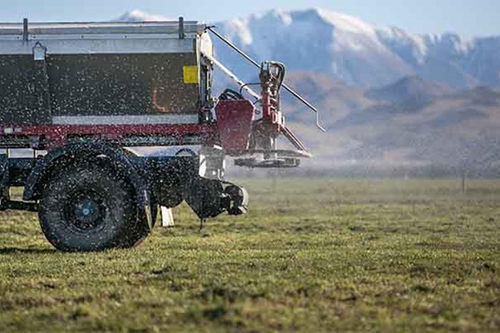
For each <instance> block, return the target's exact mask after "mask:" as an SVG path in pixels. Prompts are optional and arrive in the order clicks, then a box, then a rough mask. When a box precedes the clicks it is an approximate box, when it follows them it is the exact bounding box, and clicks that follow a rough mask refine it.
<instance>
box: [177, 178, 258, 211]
mask: <svg viewBox="0 0 500 333" xmlns="http://www.w3.org/2000/svg"><path fill="white" fill-rule="evenodd" d="M184 198H185V200H186V202H187V203H188V205H189V206H190V207H191V209H193V211H194V212H195V213H196V215H198V217H199V218H200V219H202V220H203V219H207V218H213V217H216V216H218V215H220V214H222V213H224V212H228V213H229V215H241V214H244V213H246V212H247V206H248V192H247V191H246V190H245V189H244V188H242V187H239V186H236V185H234V184H231V183H228V182H221V181H217V180H210V179H205V178H201V177H199V178H198V179H195V180H193V181H192V182H189V185H188V186H187V187H186V189H185V196H184Z"/></svg>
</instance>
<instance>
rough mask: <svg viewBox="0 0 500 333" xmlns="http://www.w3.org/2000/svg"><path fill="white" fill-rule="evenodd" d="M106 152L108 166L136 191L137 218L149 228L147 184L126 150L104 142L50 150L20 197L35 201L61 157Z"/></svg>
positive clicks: (39, 162) (89, 155)
mask: <svg viewBox="0 0 500 333" xmlns="http://www.w3.org/2000/svg"><path fill="white" fill-rule="evenodd" d="M100 155H105V156H107V157H109V160H110V161H111V167H112V168H114V169H115V170H119V171H120V172H123V174H124V175H126V177H127V178H128V180H129V181H130V183H131V184H132V186H133V188H134V190H135V193H136V204H137V211H138V214H139V215H138V218H139V219H140V220H142V221H144V222H145V223H147V227H148V228H149V230H151V229H152V226H153V222H152V216H151V209H150V201H149V194H148V190H147V187H146V185H145V183H144V181H143V179H142V177H141V176H139V174H138V173H137V170H136V169H135V168H134V166H133V164H132V162H131V161H130V159H129V157H128V156H127V153H126V152H125V151H123V150H122V149H120V148H118V147H115V146H112V145H110V144H104V143H76V144H69V145H66V146H64V147H60V148H57V149H54V150H52V151H50V152H49V153H48V154H47V155H45V156H44V157H43V158H41V159H40V160H39V161H38V162H37V164H36V166H35V167H34V168H33V170H32V171H31V173H30V175H29V177H28V179H27V181H26V185H25V187H24V195H23V199H24V200H26V201H30V200H38V199H40V196H41V190H42V187H43V185H44V182H45V181H48V179H47V178H48V177H49V175H50V170H51V169H52V168H53V167H54V165H57V163H58V162H60V161H62V160H67V159H69V160H72V159H73V160H74V159H79V158H88V157H95V156H100Z"/></svg>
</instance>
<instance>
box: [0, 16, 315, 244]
mask: <svg viewBox="0 0 500 333" xmlns="http://www.w3.org/2000/svg"><path fill="white" fill-rule="evenodd" d="M208 30H211V31H212V32H213V33H214V34H215V35H216V36H217V37H219V38H221V39H222V40H223V41H225V42H227V43H228V44H229V45H230V46H231V47H233V48H234V49H235V50H236V51H238V52H240V53H241V51H240V50H238V49H237V48H236V47H234V45H231V44H230V42H228V41H227V40H225V39H224V37H223V36H220V35H219V34H218V33H217V32H216V31H213V29H212V28H210V27H206V26H205V25H203V24H199V23H197V22H184V20H183V19H180V20H179V22H148V23H146V22H142V23H44V24H41V23H40V24H28V21H27V20H25V21H24V24H0V148H2V149H5V150H6V152H7V153H6V154H2V155H0V210H7V209H17V210H27V211H37V212H38V214H39V218H40V223H41V226H42V230H43V232H44V234H45V236H46V237H47V239H48V240H49V241H50V243H51V244H52V245H54V246H55V247H56V248H58V249H60V250H63V251H97V250H103V249H108V248H114V247H131V246H133V245H135V244H137V243H138V242H140V241H141V240H142V239H144V238H145V237H146V236H147V235H148V234H149V233H150V232H151V230H152V228H153V224H154V221H155V219H156V215H157V211H158V207H159V206H163V207H167V208H172V207H175V206H177V205H179V204H180V203H181V202H182V201H183V200H185V201H186V202H187V203H188V204H189V206H190V207H191V208H192V209H193V210H194V212H195V213H196V214H197V215H198V216H199V218H200V219H206V218H212V217H216V216H217V215H219V214H221V213H223V212H228V213H229V214H231V215H239V214H242V213H244V212H245V211H246V206H247V203H248V195H247V193H246V191H245V190H244V189H243V188H241V187H239V186H237V185H234V184H231V183H229V182H227V181H226V180H225V179H224V158H225V156H232V157H234V158H235V163H236V165H239V166H244V167H295V166H298V165H299V162H300V158H302V157H309V156H310V155H309V154H308V153H307V152H306V150H305V148H304V147H303V145H302V144H301V143H300V141H299V140H297V139H296V137H295V136H294V135H293V133H292V132H291V131H290V130H289V129H288V128H287V127H286V126H285V122H284V117H283V115H282V114H281V112H280V108H279V106H280V105H279V98H280V95H279V94H280V89H281V87H282V86H284V87H286V86H285V85H284V84H283V79H284V76H285V67H284V66H283V65H282V64H280V63H276V62H265V63H263V64H261V65H258V66H259V67H260V81H261V82H260V86H261V93H260V94H257V93H255V92H254V91H253V90H251V89H250V88H249V87H248V86H247V85H245V84H244V83H243V82H240V81H239V80H238V79H237V78H236V77H235V76H234V74H232V73H231V72H230V71H229V70H227V69H226V68H225V67H224V66H223V65H222V64H220V63H219V62H218V61H217V60H216V59H215V58H214V55H213V47H212V42H211V40H210V36H209V33H208ZM242 55H243V56H245V57H247V56H246V55H244V54H242ZM247 59H249V60H250V61H253V60H251V59H250V58H248V57H247ZM254 64H255V62H254ZM214 66H217V67H219V68H220V69H221V70H222V71H223V72H225V73H226V74H228V75H229V76H230V77H231V78H233V79H234V80H235V81H236V82H237V83H238V84H239V85H240V86H241V90H240V91H239V92H237V91H233V90H229V89H228V90H226V91H225V92H224V93H223V94H222V95H221V96H220V97H219V98H218V99H215V98H212V96H211V89H212V77H213V70H214ZM286 89H288V90H290V89H289V88H288V87H286ZM290 91H291V90H290ZM291 92H292V93H293V91H291ZM242 94H248V95H249V98H250V99H252V101H251V100H249V99H246V98H244V97H243V95H242ZM293 94H295V93H293ZM297 97H298V96H297ZM299 98H300V97H299ZM302 101H303V100H302ZM303 102H304V103H306V104H307V102H305V101H303ZM307 105H308V106H310V105H309V104H307ZM257 106H258V107H257ZM310 107H311V108H312V106H310ZM257 115H259V117H258V118H257ZM279 135H284V136H285V137H286V138H288V139H289V141H290V142H291V143H292V144H293V145H294V146H295V148H296V150H278V149H277V144H276V141H277V138H278V136H279ZM192 145H197V146H201V148H200V150H199V152H198V153H194V152H193V151H191V150H189V149H181V151H180V152H179V154H177V155H176V156H163V157H140V156H137V155H135V154H134V153H133V152H132V151H131V150H128V149H127V148H125V147H145V146H192ZM20 148H22V149H26V148H27V149H31V150H32V151H33V157H32V158H12V157H10V156H9V153H8V152H9V151H10V150H11V149H20ZM41 152H43V154H41ZM11 187H24V193H23V201H13V200H11V198H10V188H11Z"/></svg>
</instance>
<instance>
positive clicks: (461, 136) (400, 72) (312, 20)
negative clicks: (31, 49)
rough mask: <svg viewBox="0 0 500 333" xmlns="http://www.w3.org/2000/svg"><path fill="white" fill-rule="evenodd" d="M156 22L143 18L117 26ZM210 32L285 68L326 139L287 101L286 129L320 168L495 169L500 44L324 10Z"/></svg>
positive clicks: (228, 58)
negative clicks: (421, 31)
mask: <svg viewBox="0 0 500 333" xmlns="http://www.w3.org/2000/svg"><path fill="white" fill-rule="evenodd" d="M159 19H162V17H158V16H150V15H149V14H146V13H143V12H140V11H132V12H129V13H126V14H124V15H123V16H122V17H120V20H123V21H143V20H159ZM214 25H215V26H216V27H217V29H218V30H219V32H221V33H222V34H223V35H225V36H226V37H227V38H228V39H230V40H231V41H232V42H233V43H235V44H236V45H237V46H238V47H239V48H241V49H242V50H243V51H245V52H247V53H248V54H249V55H250V56H251V57H253V58H254V59H256V60H258V61H261V60H268V59H269V60H270V59H272V60H280V61H282V62H284V63H285V64H286V65H287V72H288V74H287V83H288V84H289V85H290V86H292V87H293V88H294V89H295V90H296V91H298V92H300V93H301V94H302V95H304V97H306V98H307V99H308V100H309V101H311V102H312V103H313V104H315V105H316V106H317V107H318V108H319V109H320V110H321V120H322V122H323V124H324V125H325V126H326V127H327V128H328V133H326V134H323V133H320V132H318V131H317V130H316V129H315V127H314V121H313V120H314V115H313V114H312V113H310V112H309V111H308V110H307V109H306V108H305V107H303V106H302V105H301V104H299V103H298V102H297V101H295V100H294V99H292V98H291V97H290V96H289V95H287V94H286V93H284V100H283V103H284V105H283V110H284V112H285V114H286V116H287V121H288V122H289V123H290V126H291V127H292V128H294V129H295V130H296V131H297V132H298V134H299V136H300V137H301V138H303V139H304V141H305V143H306V145H307V146H308V147H310V148H311V150H312V151H313V153H314V154H315V155H316V158H315V160H314V161H315V163H316V164H320V165H323V166H325V165H326V166H328V165H335V164H342V163H382V164H385V165H390V166H391V165H408V164H411V165H423V164H443V165H444V164H446V165H451V166H468V167H470V166H473V165H480V166H486V167H492V166H495V165H497V164H498V163H497V161H499V160H500V154H498V153H497V152H496V149H497V147H499V145H498V144H500V91H499V90H498V89H499V88H500V36H492V37H482V38H470V39H466V38H463V37H461V36H460V35H458V34H454V33H447V34H442V35H437V34H435V35H432V34H427V35H417V34H411V33H408V32H406V31H404V30H402V29H400V28H396V27H379V26H374V25H372V24H369V23H366V22H364V21H362V20H361V19H358V18H355V17H352V16H348V15H345V14H342V13H335V12H329V11H325V10H322V9H310V10H302V11H281V10H272V11H269V12H266V13H262V14H252V15H249V16H247V17H245V18H234V19H232V20H228V21H225V22H216V23H214ZM214 43H215V48H216V55H217V57H218V58H219V59H220V60H221V61H222V62H223V63H224V64H225V65H226V66H227V67H229V68H230V69H231V70H233V71H234V72H235V73H237V74H238V75H239V76H240V77H241V78H242V79H243V80H246V81H247V82H251V81H253V80H256V78H257V74H258V73H257V70H256V69H255V68H254V67H253V66H251V65H249V64H247V63H246V62H245V60H243V59H241V58H240V57H239V56H238V55H237V54H236V53H235V52H233V51H232V50H230V49H229V48H227V46H225V45H223V43H221V42H220V41H219V40H217V39H216V38H215V37H214ZM217 78H218V80H217V82H218V83H219V84H218V85H220V84H221V82H223V83H224V84H229V82H228V81H226V80H224V79H223V78H222V77H220V76H218V77H217Z"/></svg>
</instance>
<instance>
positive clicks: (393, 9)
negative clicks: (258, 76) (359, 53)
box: [0, 0, 500, 37]
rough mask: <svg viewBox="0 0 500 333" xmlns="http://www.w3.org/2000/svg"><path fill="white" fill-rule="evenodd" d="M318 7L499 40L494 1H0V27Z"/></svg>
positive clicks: (209, 18) (212, 18)
mask: <svg viewBox="0 0 500 333" xmlns="http://www.w3.org/2000/svg"><path fill="white" fill-rule="evenodd" d="M311 7H319V8H324V9H328V10H332V11H337V12H342V13H345V14H349V15H352V16H357V17H359V18H361V19H363V20H364V21H367V22H369V23H372V24H375V25H381V26H396V27H399V28H403V29H405V30H407V31H409V32H413V33H443V32H457V33H460V34H462V35H464V36H466V37H472V36H489V35H500V19H499V14H500V0H274V1H269V0H251V1H245V0H238V1H235V0H219V1H209V0H205V1H204V0H197V1H194V0H180V1H179V0H143V1H133V0H0V8H1V10H0V22H17V21H20V20H22V18H23V17H27V18H29V19H30V20H31V21H44V22H47V21H109V20H112V19H115V18H117V17H119V16H121V15H122V14H123V13H125V12H127V11H130V10H133V9H140V10H143V11H145V12H148V13H150V14H156V15H161V16H167V17H171V18H177V17H178V16H184V17H185V19H186V20H199V21H205V22H216V21H221V20H226V19H229V18H232V17H237V16H240V17H241V16H245V15H247V14H251V13H259V12H263V11H266V10H269V9H273V8H280V9H285V10H296V9H307V8H311Z"/></svg>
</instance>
